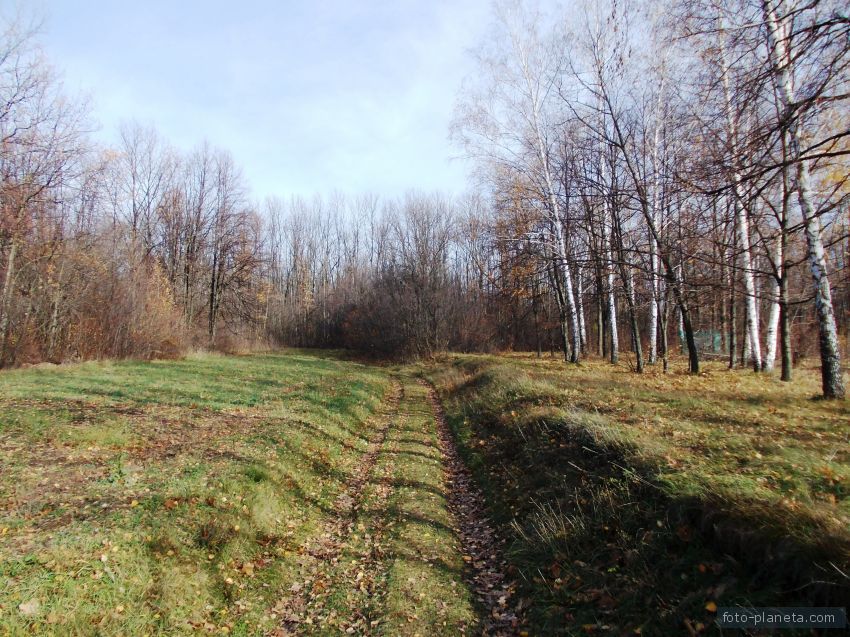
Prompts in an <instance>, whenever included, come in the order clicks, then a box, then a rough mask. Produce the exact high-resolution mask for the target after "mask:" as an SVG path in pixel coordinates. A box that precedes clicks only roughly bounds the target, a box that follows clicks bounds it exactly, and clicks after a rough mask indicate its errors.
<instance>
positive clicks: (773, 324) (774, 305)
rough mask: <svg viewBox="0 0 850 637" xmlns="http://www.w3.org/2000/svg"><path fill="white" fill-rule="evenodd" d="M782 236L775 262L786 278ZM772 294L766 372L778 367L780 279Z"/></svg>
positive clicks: (778, 241) (774, 258)
mask: <svg viewBox="0 0 850 637" xmlns="http://www.w3.org/2000/svg"><path fill="white" fill-rule="evenodd" d="M783 258H784V255H783V254H782V234H781V233H780V235H779V236H778V237H776V249H775V251H774V256H773V262H774V263H775V264H776V269H777V271H778V272H779V276H780V277H782V276H784V273H783V272H782V259H783ZM771 288H772V292H771V295H770V312H769V313H768V315H767V329H766V330H765V334H764V338H765V341H766V342H765V348H766V349H767V351H766V353H765V355H764V371H766V372H771V371H773V368H774V367H775V365H776V344H777V342H778V337H779V294H780V292H781V290H780V289H779V279H777V278H774V279H773V282H772V284H771Z"/></svg>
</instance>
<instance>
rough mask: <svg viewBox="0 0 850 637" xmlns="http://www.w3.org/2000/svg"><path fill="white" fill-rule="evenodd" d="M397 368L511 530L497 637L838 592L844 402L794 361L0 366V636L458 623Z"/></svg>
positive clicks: (475, 622)
mask: <svg viewBox="0 0 850 637" xmlns="http://www.w3.org/2000/svg"><path fill="white" fill-rule="evenodd" d="M418 374H421V375H424V376H426V377H427V378H428V379H430V380H431V381H433V382H434V384H435V386H436V388H437V390H438V392H439V394H440V395H441V397H442V399H443V403H444V407H445V410H446V414H447V417H448V420H449V425H450V427H451V428H452V430H453V432H454V434H455V439H456V442H457V444H458V447H459V449H460V452H461V454H462V456H463V457H464V458H465V459H466V461H467V463H468V465H469V466H470V468H471V469H472V472H473V474H474V476H475V478H476V480H477V482H478V483H479V484H480V486H481V487H482V489H483V491H484V494H485V496H486V498H487V503H488V507H489V511H490V514H491V516H492V518H493V520H494V521H495V522H496V523H497V525H498V526H499V527H500V528H501V530H502V532H503V533H504V535H505V536H506V537H507V539H508V540H509V542H508V545H507V546H508V555H507V557H508V558H509V560H508V561H509V568H508V572H507V575H508V578H509V579H514V580H516V581H517V583H518V586H517V591H516V593H515V594H514V595H513V596H512V597H511V598H510V599H509V600H507V601H504V600H503V601H502V602H500V604H501V605H502V606H504V608H502V610H504V611H506V612H511V613H513V612H516V614H518V615H520V616H521V617H523V620H522V621H524V622H525V623H524V624H522V625H521V626H519V627H518V629H517V630H518V631H519V630H522V631H523V632H527V633H528V634H529V635H549V634H567V635H583V634H610V635H637V634H641V635H671V634H690V635H700V634H717V629H716V628H715V627H714V626H713V621H714V611H715V608H716V606H722V605H731V604H734V603H744V604H755V605H797V604H798V605H810V604H820V605H825V604H833V605H845V604H846V603H847V599H848V597H850V595H848V591H850V581H848V578H847V576H846V575H844V574H845V573H848V572H850V548H848V547H850V496H848V488H849V487H850V456H848V453H850V446H848V443H850V411H849V410H848V408H847V406H846V404H845V403H843V402H829V401H821V400H813V399H812V396H815V395H816V394H817V393H818V379H817V377H816V374H815V373H814V372H813V371H811V370H809V371H807V370H800V371H798V375H797V380H795V382H794V383H793V384H790V385H787V384H781V383H780V382H779V381H778V380H776V379H775V378H773V377H771V376H755V375H753V374H752V373H751V372H748V371H736V372H728V371H726V370H724V369H722V367H721V366H720V365H717V366H712V365H710V364H709V365H707V371H706V372H705V373H703V374H701V375H700V376H697V377H692V376H688V375H685V374H670V375H666V376H665V375H662V374H660V373H659V370H655V369H651V370H650V371H649V372H648V373H646V374H644V375H641V376H638V375H635V374H632V373H630V372H629V371H628V370H627V369H626V368H624V367H612V366H610V365H607V364H605V363H602V362H593V361H591V362H587V363H584V364H582V365H580V366H566V365H564V364H563V363H561V362H558V361H554V360H548V359H541V360H538V359H535V358H532V357H529V356H521V355H510V356H471V355H469V356H466V355H464V356H460V355H458V356H451V357H448V358H446V359H445V360H443V361H440V362H437V363H430V364H427V365H413V366H407V367H395V368H390V367H378V366H368V365H364V364H361V363H358V362H354V361H348V360H343V359H342V358H340V357H339V356H337V355H335V354H334V353H327V354H319V353H316V352H303V351H289V352H282V353H276V354H263V355H254V356H240V357H225V356H217V355H197V356H193V357H189V358H187V359H185V360H181V361H160V362H145V363H143V362H129V361H128V362H97V363H84V364H79V365H68V366H61V367H56V366H45V367H35V368H30V369H25V370H16V371H10V372H3V374H2V375H0V380H1V381H2V382H0V467H2V468H0V471H1V473H0V635H5V634H9V635H32V634H37V635H110V636H111V635H166V634H167V635H181V634H185V635H189V634H199V633H200V634H205V633H206V634H235V635H274V636H283V635H290V634H308V635H312V634H315V635H338V634H357V635H386V636H394V635H402V636H404V635H411V636H412V635H417V634H419V635H423V636H424V635H447V636H448V635H461V634H474V633H475V632H476V627H477V626H480V623H481V621H482V619H483V618H484V617H485V615H488V614H489V610H488V609H486V608H482V607H481V605H480V603H478V602H476V601H475V600H476V599H480V598H481V595H479V594H478V593H480V591H474V590H470V587H469V584H468V582H469V578H468V577H465V575H467V576H468V574H469V569H470V568H473V566H471V564H470V561H471V558H470V556H469V555H467V554H465V553H464V550H463V549H462V547H461V541H460V540H459V534H458V520H457V519H455V518H454V517H453V513H452V512H451V511H450V510H449V506H448V505H447V501H448V499H449V498H448V497H447V495H448V494H447V489H448V488H450V487H449V486H448V484H447V483H446V475H445V473H444V460H445V459H444V457H443V455H442V454H443V452H442V451H441V447H440V444H439V442H438V436H437V429H436V425H435V415H434V410H433V407H432V405H431V403H430V402H429V394H428V389H427V387H426V386H424V385H423V384H422V383H420V382H418V381H417V379H416V378H415V376H416V375H418ZM500 608H501V607H500Z"/></svg>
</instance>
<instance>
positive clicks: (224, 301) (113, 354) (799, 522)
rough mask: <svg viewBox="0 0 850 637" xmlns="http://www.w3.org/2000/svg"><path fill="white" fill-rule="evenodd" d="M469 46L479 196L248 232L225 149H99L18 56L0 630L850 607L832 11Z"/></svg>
mask: <svg viewBox="0 0 850 637" xmlns="http://www.w3.org/2000/svg"><path fill="white" fill-rule="evenodd" d="M489 14H490V18H491V21H490V24H489V25H488V27H487V29H486V35H485V36H484V37H483V38H482V39H481V40H480V41H478V42H475V43H472V44H473V45H474V46H473V48H472V49H471V50H470V51H469V56H470V57H471V59H472V60H473V64H474V69H475V70H474V72H473V73H471V74H470V75H468V76H467V77H466V78H465V80H464V82H463V83H462V85H461V86H459V87H458V88H457V91H456V95H455V103H454V106H453V116H452V121H451V125H450V127H449V129H448V130H446V131H445V134H446V136H447V139H448V140H449V142H450V144H451V146H452V148H453V152H454V153H455V154H456V155H458V156H460V157H463V158H465V160H466V161H468V162H469V164H470V166H473V171H472V173H471V174H470V175H469V183H468V186H467V188H466V190H465V192H464V193H462V194H459V193H457V192H452V191H450V190H445V191H428V190H422V189H416V184H415V183H413V184H411V185H410V189H409V190H408V191H407V192H406V193H405V194H403V195H400V196H397V195H388V194H385V193H376V192H343V191H342V190H340V189H338V188H337V186H336V185H335V184H333V183H329V184H328V187H327V189H326V190H325V191H324V192H321V193H319V192H317V193H316V194H315V195H314V196H312V197H306V196H303V195H291V194H289V193H286V192H281V193H279V194H278V195H276V196H269V197H266V198H264V199H263V200H258V199H257V198H256V197H255V196H254V194H253V191H252V187H251V182H250V180H249V177H248V175H247V174H246V172H245V170H244V169H243V167H241V166H240V165H239V163H238V162H237V160H236V159H235V158H234V155H233V154H232V153H231V152H230V151H229V150H228V149H226V148H220V147H218V146H217V145H216V144H215V143H214V142H212V141H208V140H204V139H198V140H196V141H195V145H194V147H193V149H189V150H187V149H186V148H184V147H183V146H182V145H180V144H177V143H175V142H173V141H172V140H169V139H167V138H166V136H164V135H163V134H162V133H160V132H159V130H158V129H157V127H156V125H155V124H152V123H151V124H149V123H143V122H141V121H137V120H135V119H133V118H132V117H128V118H127V119H126V120H125V121H124V123H123V124H121V126H120V127H119V129H118V130H116V131H112V132H113V133H114V134H113V135H112V138H113V140H114V141H113V142H111V143H106V142H104V141H103V139H104V136H102V135H97V134H95V131H96V130H97V128H98V122H97V121H96V116H95V114H94V111H93V109H92V107H91V104H90V103H89V100H87V99H86V98H83V97H80V96H77V95H75V94H73V92H71V91H69V90H68V89H67V88H66V86H65V83H64V82H63V79H62V71H61V61H59V60H51V59H48V58H47V57H46V56H45V54H44V52H43V49H42V47H41V44H40V39H41V37H42V35H41V27H40V24H39V22H38V20H33V19H31V17H29V14H27V13H26V12H25V11H18V12H17V13H16V14H14V15H13V16H12V17H8V16H7V17H6V18H4V23H3V24H2V25H0V31H1V32H0V140H2V143H0V368H2V370H3V371H2V372H0V457H2V458H3V459H4V466H5V468H4V469H3V470H2V473H0V502H2V503H3V505H2V509H0V514H2V515H1V516H0V557H2V558H3V562H4V565H3V567H2V569H0V576H2V578H3V579H0V581H4V582H5V583H6V587H5V588H6V592H5V593H2V594H0V629H2V630H5V631H6V632H7V633H8V634H15V635H17V634H110V635H111V634H116V635H117V634H139V635H141V634H196V633H202V632H207V633H218V632H223V633H228V632H233V633H234V634H245V635H249V634H250V635H254V634H257V635H260V634H263V635H290V634H342V633H346V634H376V635H377V634H386V635H403V634H410V635H413V634H415V632H412V631H416V630H423V629H424V630H425V633H423V634H445V635H454V634H467V631H475V630H478V631H479V632H481V631H483V633H481V634H489V635H525V636H526V637H527V636H528V635H529V634H535V635H536V634H541V635H543V634H565V635H566V634H568V635H573V634H611V635H615V634H616V635H626V634H630V635H631V634H645V635H667V634H688V635H690V636H695V635H700V634H722V628H721V629H718V628H717V627H716V625H715V624H714V623H713V622H715V620H716V617H715V613H716V611H717V608H718V604H720V605H723V604H722V602H723V601H724V600H726V601H727V602H728V604H727V605H732V604H733V603H734V604H750V605H762V606H776V605H782V604H784V605H786V606H792V605H795V604H796V605H805V606H834V607H838V606H842V605H845V603H846V600H848V599H850V597H848V593H847V591H848V590H850V579H848V576H847V572H848V571H847V568H848V567H850V536H848V528H850V517H848V516H850V511H848V508H847V507H848V506H850V499H848V493H850V491H848V489H847V485H848V484H850V482H849V481H850V464H848V456H847V442H848V437H847V436H848V433H847V432H848V423H850V419H848V412H847V407H846V403H845V401H844V399H845V394H846V378H845V371H846V368H847V362H846V356H847V351H848V349H847V348H848V345H850V15H849V14H848V10H847V7H846V6H845V4H844V3H842V2H839V1H838V0H689V1H687V2H685V1H683V0H636V1H629V2H625V1H623V0H604V1H600V2H589V1H588V2H583V1H576V2H570V3H567V4H566V6H565V7H561V8H554V7H552V6H549V5H548V4H547V3H543V4H542V5H539V6H538V5H537V4H535V3H533V2H526V1H523V0H504V1H502V0H498V1H497V2H494V3H493V5H492V7H491V8H490V11H489ZM412 152H415V151H412ZM398 159H399V161H400V162H401V161H404V158H403V157H400V158H398ZM815 398H816V399H817V400H812V399H815ZM246 423H247V424H246ZM404 458H407V459H404ZM3 474H5V476H4V475H3ZM161 476H166V477H167V479H165V480H164V481H163V482H162V483H161V484H160V483H159V482H158V479H159V477H161ZM51 484H52V485H54V486H55V487H56V490H55V491H52V490H51V489H50V485H51ZM458 485H460V486H458ZM223 494H227V495H226V496H225V495H223ZM228 498H229V503H228ZM432 499H433V502H432ZM237 502H238V504H236V503H237ZM470 503H471V504H470ZM101 508H102V510H101ZM107 515H110V516H112V517H110V518H108V519H107V518H103V519H101V518H100V517H98V516H107ZM482 520H485V521H482ZM491 523H492V527H491V526H490V524H491ZM63 525H72V527H73V529H74V532H73V534H70V531H69V535H68V537H69V538H71V537H73V538H76V539H73V540H68V542H69V544H67V545H66V544H61V542H60V541H59V540H57V539H55V538H54V535H53V534H54V533H56V538H61V537H65V536H64V535H62V533H64V532H65V531H64V530H63V531H62V532H59V531H57V530H56V529H60V528H61V529H66V527H65V526H63ZM72 527H67V528H72ZM138 529H144V534H143V535H144V537H143V536H142V535H139V536H138V537H136V536H135V535H134V534H135V533H136V532H137V530H138ZM423 533H424V535H423ZM7 534H8V535H7ZM104 534H105V535H104ZM101 535H104V537H107V539H103V540H102V543H103V547H104V548H98V547H100V546H101V544H100V543H101V539H100V538H101ZM482 537H483V538H485V539H482ZM79 538H86V540H85V542H89V541H90V542H92V543H93V544H92V545H91V546H89V545H88V544H85V542H83V540H79ZM115 538H118V539H115ZM121 538H124V539H121ZM78 540H79V542H78ZM124 540H126V542H124ZM62 541H63V542H64V541H65V540H62ZM16 542H17V543H16ZM122 542H123V543H122ZM60 544H61V547H60ZM603 545H604V546H603ZM110 547H114V551H115V552H117V557H114V556H113V555H112V554H111V553H110V552H109V551H110V550H112V549H111V548H110ZM445 547H449V548H448V549H445ZM60 549H61V550H60ZM444 549H445V555H443V556H442V557H440V553H441V551H443V550H444ZM101 551H102V555H100V553H101ZM414 553H415V555H414ZM99 555H100V557H98V556H99ZM299 556H300V557H299ZM497 557H498V559H497ZM440 559H443V560H444V562H440ZM74 560H77V561H74ZM86 560H89V561H88V562H86ZM98 560H99V562H98ZM114 560H115V563H114V566H113V561H114ZM121 560H124V561H123V562H122V561H121ZM172 561H173V564H174V569H175V570H174V573H173V574H170V573H169V572H168V571H166V570H161V569H162V568H164V567H162V566H161V565H162V564H172ZM81 564H87V566H80V565H81ZM322 564H326V565H331V566H327V570H324V569H325V567H324V566H322ZM660 564H667V565H669V570H668V571H665V572H663V573H662V572H661V567H660V566H659V565H660ZM104 565H106V566H104ZM63 568H64V569H66V571H62V569H63ZM110 568H113V569H114V570H113V571H110ZM665 568H666V567H665ZM39 569H41V570H39ZM75 569H76V570H75ZM122 569H123V570H122ZM60 571H62V572H65V573H66V574H65V575H64V576H62V575H55V573H59V572H60ZM255 571H256V575H255ZM48 572H49V573H51V574H50V575H49V576H48V575H45V574H44V573H48ZM72 572H75V573H76V574H75V575H71V573H72ZM80 573H83V579H84V580H85V581H87V582H88V584H87V585H86V586H82V585H81V584H73V583H71V584H68V582H71V581H72V580H73V582H77V581H78V580H79V578H80ZM122 573H123V575H122ZM62 577H65V579H64V580H63V579H62ZM56 578H59V579H56ZM69 578H70V579H69ZM101 578H102V581H101ZM122 578H124V579H122ZM488 578H489V579H488ZM61 582H66V584H64V585H63V584H62V583H61ZM415 582H419V584H416V583H415ZM119 583H120V588H119ZM89 585H90V586H91V588H88V586H89ZM63 586H65V587H64V588H63ZM644 589H646V590H648V591H649V590H651V591H652V593H651V594H649V595H648V596H647V597H643V596H642V594H641V591H642V590H644ZM199 591H202V592H201V593H199ZM281 591H283V593H285V594H281ZM458 591H461V593H458ZM482 591H483V592H482ZM456 593H457V594H456ZM138 600H145V601H143V602H139V601H138ZM276 600H277V601H276ZM118 602H120V604H118ZM137 602H138V604H137ZM116 604H118V605H116ZM118 608H120V610H116V609H118ZM110 609H111V610H110ZM482 609H483V610H482ZM228 613H229V614H228ZM225 615H227V617H225ZM98 627H99V628H98ZM718 630H719V631H720V632H717V631H718ZM63 631H66V632H63ZM240 631H241V632H240ZM0 632H1V631H0ZM470 634H471V633H470ZM742 634H743V633H742ZM745 634H762V633H759V632H754V633H745ZM765 634H767V633H765ZM800 634H813V633H810V632H806V633H800ZM818 634H820V633H818Z"/></svg>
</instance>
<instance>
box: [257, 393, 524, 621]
mask: <svg viewBox="0 0 850 637" xmlns="http://www.w3.org/2000/svg"><path fill="white" fill-rule="evenodd" d="M394 383H395V384H394V388H393V391H392V394H391V396H390V398H389V400H388V401H387V403H386V405H385V406H384V408H383V409H382V410H381V412H380V413H379V414H378V415H376V416H375V428H374V430H373V435H372V437H371V440H370V442H369V445H368V447H367V450H366V452H365V453H364V455H363V457H362V460H361V462H360V464H359V466H358V468H357V470H356V471H355V472H354V474H353V475H352V476H351V478H350V479H349V481H348V483H347V485H346V488H345V489H344V491H343V493H342V495H340V497H339V498H338V499H337V501H336V503H335V507H334V509H335V512H334V515H333V517H332V519H330V520H329V521H328V523H327V524H326V525H325V527H324V528H323V529H322V531H321V532H320V533H318V534H317V535H315V536H314V537H313V538H311V539H310V540H308V541H307V542H306V543H305V545H304V546H303V547H302V549H301V551H300V553H301V567H302V568H301V572H300V574H299V579H298V581H296V582H295V583H294V584H293V585H292V587H291V588H290V589H289V590H285V591H283V592H282V598H281V599H280V601H279V602H278V603H277V605H276V606H275V607H274V609H273V611H272V612H273V613H274V615H275V616H277V617H278V618H279V622H280V623H279V625H278V627H277V629H276V630H275V631H273V632H272V633H271V634H272V635H273V636H274V637H284V636H289V635H296V634H298V635H303V634H321V635H326V634H327V635H330V634H356V635H393V636H395V635H411V636H412V635H447V636H448V635H471V634H476V633H477V634H482V635H492V636H499V637H502V636H515V635H518V634H519V632H518V625H519V619H518V618H517V616H516V614H515V612H514V610H513V609H512V604H511V602H512V599H511V598H512V594H513V583H512V582H510V581H509V580H508V578H507V577H506V576H505V573H504V566H505V563H504V561H503V559H502V558H501V555H502V546H501V544H500V543H499V541H498V539H497V536H496V534H495V533H494V531H493V529H492V527H491V526H490V524H489V523H488V521H487V519H486V517H485V515H484V504H483V499H482V496H481V493H480V492H479V491H478V490H477V489H476V488H475V486H474V484H473V482H472V478H471V476H470V474H469V472H468V471H467V469H466V467H465V466H464V465H463V462H462V461H461V460H460V458H459V456H458V454H457V451H456V449H455V447H454V442H453V440H452V438H451V435H450V433H449V431H448V427H447V425H446V423H445V419H444V415H443V411H442V408H441V407H440V404H439V401H438V400H437V397H436V395H435V394H434V392H433V390H432V389H431V387H430V386H428V385H427V384H425V383H424V382H422V381H418V382H417V381H414V380H413V379H410V378H404V377H403V378H401V379H399V380H397V381H394ZM476 607H477V609H478V612H476ZM479 614H480V615H483V617H479Z"/></svg>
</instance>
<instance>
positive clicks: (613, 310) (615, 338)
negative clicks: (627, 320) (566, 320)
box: [600, 156, 620, 363]
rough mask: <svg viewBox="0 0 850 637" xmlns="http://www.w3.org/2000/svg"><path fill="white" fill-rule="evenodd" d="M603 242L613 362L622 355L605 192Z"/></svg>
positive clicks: (602, 175)
mask: <svg viewBox="0 0 850 637" xmlns="http://www.w3.org/2000/svg"><path fill="white" fill-rule="evenodd" d="M600 181H601V182H602V184H603V187H605V185H606V184H607V181H608V173H607V171H606V169H605V158H604V156H603V158H602V164H601V166H600ZM602 202H603V203H602V211H603V219H602V243H603V244H604V246H605V262H606V263H605V267H606V270H607V274H606V280H607V282H608V319H609V321H608V327H609V330H610V333H611V362H612V363H616V362H617V360H618V359H619V356H620V339H619V335H618V334H617V298H616V296H615V295H614V259H613V256H612V252H611V242H612V241H613V240H614V239H613V236H612V235H613V233H612V232H611V231H610V230H609V229H608V228H609V226H608V223H609V221H610V222H612V223H613V219H612V216H611V214H612V213H611V207H610V206H609V205H608V197H607V196H606V195H605V193H603V197H602Z"/></svg>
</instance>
